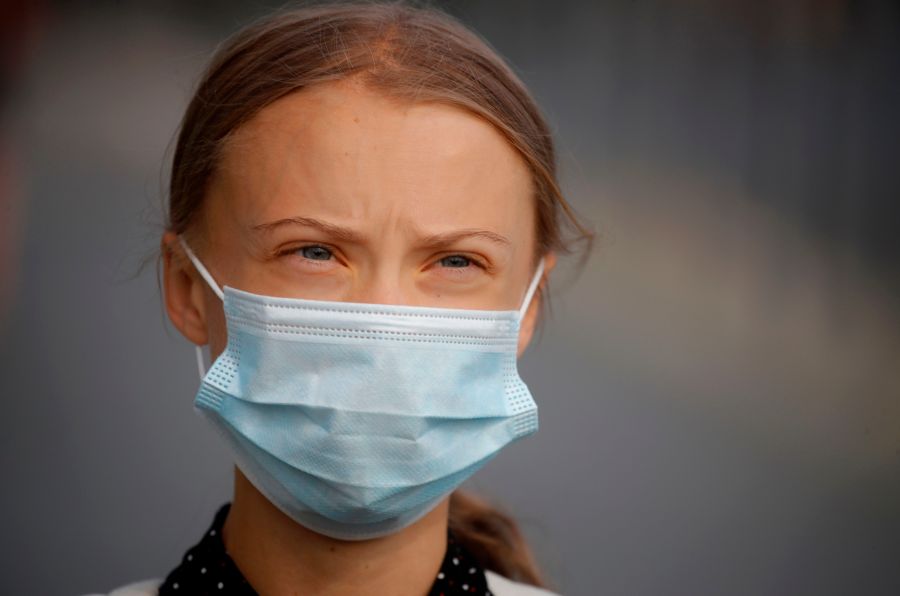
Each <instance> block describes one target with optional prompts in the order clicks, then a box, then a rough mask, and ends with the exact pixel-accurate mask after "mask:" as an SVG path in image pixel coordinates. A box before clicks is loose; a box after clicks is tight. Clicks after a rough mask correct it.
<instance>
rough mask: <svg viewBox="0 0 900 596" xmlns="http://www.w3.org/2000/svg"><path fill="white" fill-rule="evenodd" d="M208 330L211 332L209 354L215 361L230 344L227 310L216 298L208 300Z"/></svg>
mask: <svg viewBox="0 0 900 596" xmlns="http://www.w3.org/2000/svg"><path fill="white" fill-rule="evenodd" d="M206 312H207V313H208V314H207V317H206V329H207V331H208V332H209V352H210V355H211V356H212V359H213V360H215V359H216V358H217V357H218V356H219V354H221V353H222V351H223V350H224V349H225V344H227V343H228V332H227V330H226V328H225V310H224V309H223V308H222V301H221V300H219V299H218V297H216V296H212V300H210V299H209V297H207V300H206Z"/></svg>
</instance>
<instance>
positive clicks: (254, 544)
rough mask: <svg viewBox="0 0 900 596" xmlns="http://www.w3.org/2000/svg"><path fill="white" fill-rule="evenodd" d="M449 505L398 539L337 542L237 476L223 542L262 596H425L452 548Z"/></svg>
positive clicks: (403, 533) (399, 533) (434, 510)
mask: <svg viewBox="0 0 900 596" xmlns="http://www.w3.org/2000/svg"><path fill="white" fill-rule="evenodd" d="M448 502H449V501H448V500H444V501H443V502H442V503H441V504H440V505H438V506H437V507H436V508H435V509H433V510H432V511H430V512H429V513H428V514H426V515H425V517H423V518H422V519H420V520H419V521H417V522H416V523H414V524H412V525H410V526H408V527H406V528H404V529H403V530H400V531H399V532H397V533H395V534H391V535H389V536H385V537H382V538H375V539H371V540H361V541H345V540H337V539H334V538H330V537H328V536H324V535H322V534H317V533H315V532H313V531H312V530H308V529H307V528H305V527H303V526H301V525H300V524H298V523H296V522H295V521H294V520H292V519H291V518H289V517H288V516H286V515H285V514H284V513H282V512H281V511H280V510H279V509H278V508H276V507H275V506H274V505H272V503H270V502H269V500H268V499H266V498H265V497H264V496H263V495H262V494H261V493H260V492H259V491H258V490H256V487H254V486H253V485H252V484H251V483H250V482H249V481H248V480H247V478H246V477H245V476H244V475H243V474H242V473H241V472H240V470H238V469H237V468H235V480H234V500H233V502H232V504H231V509H230V510H229V512H228V518H227V519H226V520H225V526H224V528H223V529H222V539H223V540H224V542H225V548H226V550H227V551H228V554H229V556H231V558H232V559H233V560H234V562H235V564H236V565H237V567H238V569H240V571H241V573H242V574H243V575H244V577H245V578H246V579H247V581H248V582H250V585H251V586H253V588H254V590H256V592H257V593H258V594H260V595H262V596H281V595H288V594H322V595H328V596H341V595H344V594H392V595H397V596H423V595H424V594H427V593H428V592H429V590H430V588H431V586H432V584H433V582H434V580H435V577H436V576H437V573H438V570H439V569H440V566H441V562H442V561H443V558H444V553H445V551H446V548H447V523H448Z"/></svg>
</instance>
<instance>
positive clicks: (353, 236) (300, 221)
mask: <svg viewBox="0 0 900 596" xmlns="http://www.w3.org/2000/svg"><path fill="white" fill-rule="evenodd" d="M287 225H298V226H306V227H308V228H315V229H317V230H320V231H322V232H324V233H326V234H328V235H329V236H331V237H333V238H337V239H338V240H344V241H345V242H356V243H360V242H362V240H363V237H362V236H361V235H359V234H358V233H356V232H354V231H353V230H351V229H349V228H343V227H341V226H336V225H334V224H331V223H328V222H327V221H322V220H321V219H315V218H314V217H288V218H285V219H279V220H276V221H272V222H268V223H262V224H257V225H255V226H253V227H252V228H251V229H252V230H255V231H260V232H272V231H273V230H275V229H276V228H280V227H282V226H287Z"/></svg>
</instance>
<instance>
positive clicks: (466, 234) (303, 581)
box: [162, 79, 555, 596]
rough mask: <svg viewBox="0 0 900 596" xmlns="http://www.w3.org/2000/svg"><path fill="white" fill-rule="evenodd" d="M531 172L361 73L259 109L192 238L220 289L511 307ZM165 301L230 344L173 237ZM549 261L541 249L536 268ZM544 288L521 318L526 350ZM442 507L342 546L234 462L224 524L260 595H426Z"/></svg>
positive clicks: (205, 336) (215, 343)
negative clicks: (285, 509) (367, 82)
mask: <svg viewBox="0 0 900 596" xmlns="http://www.w3.org/2000/svg"><path fill="white" fill-rule="evenodd" d="M533 201H534V198H533V187H532V180H531V175H530V172H529V171H528V168H527V166H526V164H525V162H524V161H523V159H522V158H521V156H519V154H518V153H517V152H516V151H515V150H514V149H513V148H512V146H511V145H510V144H509V143H508V142H507V141H506V140H505V139H504V138H503V136H502V135H501V134H500V133H499V132H498V131H497V130H496V129H494V128H493V127H492V126H491V125H490V124H488V123H487V122H485V121H483V120H481V119H480V118H478V117H476V116H475V115H473V114H471V113H469V112H466V111H464V110H461V109H458V108H455V107H452V106H448V105H444V104H437V103H402V102H399V101H397V100H394V99H389V98H386V97H385V96H383V95H379V94H377V93H375V92H373V91H371V90H369V89H367V88H366V87H364V86H363V85H362V84H360V83H359V82H357V81H356V80H354V79H345V80H342V81H338V82H329V83H323V84H319V85H315V86H312V87H310V88H307V89H305V90H303V91H300V92H296V93H293V94H291V95H288V96H286V97H284V98H282V99H280V100H278V101H277V102H275V103H273V104H271V105H269V106H267V107H266V108H264V109H263V110H262V111H261V112H259V113H258V114H257V115H256V116H255V117H254V118H253V119H251V120H250V121H249V122H247V123H245V124H244V125H242V126H241V127H240V128H239V129H238V130H237V131H236V132H235V133H234V134H233V135H232V137H231V138H230V139H229V142H228V143H227V145H226V148H225V150H224V152H223V155H222V160H221V162H220V167H219V169H218V172H217V174H216V176H215V177H214V179H213V180H212V181H211V184H210V188H209V190H208V195H207V197H206V199H205V201H204V205H203V208H202V211H201V213H200V214H199V217H198V218H196V220H195V221H196V224H195V226H194V229H191V230H189V232H188V236H187V240H188V242H189V243H190V244H191V246H192V248H193V249H194V251H195V252H196V253H197V255H198V256H199V258H200V259H201V260H202V261H203V263H204V264H205V265H206V267H207V269H209V271H210V273H211V274H212V276H213V277H214V278H215V279H216V281H217V282H218V284H219V285H220V286H226V285H227V286H232V287H235V288H240V289H242V290H246V291H250V292H255V293H258V294H267V295H272V296H283V297H293V298H309V299H320V300H340V301H346V302H366V303H380V304H404V305H418V306H437V307H447V308H468V309H488V310H511V309H518V308H519V306H520V303H521V301H522V299H523V297H524V293H525V290H526V288H527V286H528V283H529V282H530V280H531V278H532V276H533V275H534V265H535V264H534V259H533V256H534V252H535V247H536V237H535V210H534V204H533ZM162 248H163V255H164V258H163V265H164V282H165V299H166V308H167V310H168V314H169V317H170V319H171V320H172V322H173V324H174V325H175V326H176V327H177V328H178V330H179V331H180V332H181V333H182V334H183V335H184V336H185V337H186V338H187V339H188V340H190V341H192V342H194V343H195V344H198V345H204V344H207V343H208V344H209V345H210V351H211V354H212V355H213V357H215V356H217V355H218V354H219V353H220V352H221V351H222V350H223V349H224V347H225V344H226V328H225V318H224V312H223V309H222V303H221V301H220V300H219V298H218V297H216V295H215V294H214V293H213V292H212V290H211V289H210V288H209V287H208V286H207V284H206V283H205V282H204V281H203V280H202V279H201V278H200V276H199V274H198V273H197V272H196V270H195V269H194V267H193V266H192V265H191V264H190V262H189V261H188V259H187V257H186V256H185V255H184V253H183V251H182V249H181V247H180V246H179V244H178V242H177V237H176V236H175V235H174V233H172V232H167V233H165V234H164V236H163V238H162ZM554 264H555V256H554V255H553V254H552V253H549V254H547V255H545V269H546V271H547V272H549V270H550V269H552V267H553V265H554ZM539 303H540V295H539V294H537V295H536V296H535V299H534V300H533V301H532V303H531V306H530V308H529V310H528V312H527V314H526V316H525V317H524V319H523V321H522V327H521V331H520V337H519V345H518V352H519V354H520V355H521V353H522V352H523V351H524V350H525V348H526V347H527V345H528V343H529V341H530V340H531V336H532V334H533V331H534V326H535V321H536V318H537V313H538V311H539ZM447 523H448V502H447V500H445V501H444V502H442V503H441V504H440V505H439V506H438V507H436V508H435V509H434V510H432V511H431V512H429V513H428V514H427V515H426V516H425V517H423V518H422V519H421V520H419V521H418V522H416V523H415V524H412V525H411V526H409V527H407V528H405V529H403V530H401V531H399V532H397V533H395V534H392V535H390V536H386V537H383V538H378V539H374V540H365V541H359V542H356V541H341V540H335V539H332V538H329V537H327V536H323V535H320V534H316V533H314V532H312V531H310V530H308V529H306V528H304V527H303V526H301V525H299V524H296V523H295V522H293V521H292V520H291V519H290V518H288V517H287V516H285V515H284V514H283V513H281V512H280V511H279V510H278V509H277V508H275V507H274V506H273V505H272V504H271V503H270V502H269V501H268V500H267V499H266V498H265V497H263V496H262V495H261V494H260V493H259V492H258V491H257V490H256V489H255V487H253V485H252V484H250V482H248V481H247V479H246V478H245V477H244V476H243V474H242V473H241V472H240V471H239V470H237V469H235V494H234V500H233V503H232V508H231V511H230V513H229V516H228V519H227V521H226V524H225V527H224V530H223V539H224V541H225V545H226V548H227V549H228V552H229V554H230V555H231V557H232V558H233V559H234V561H235V563H236V564H237V566H238V568H239V569H240V570H241V572H242V573H243V574H244V575H245V577H246V578H247V580H248V581H249V582H250V583H251V584H252V585H253V586H254V588H255V589H256V590H257V591H258V592H259V593H260V594H262V595H269V594H271V595H283V594H285V595H286V594H310V593H314V594H325V595H343V594H360V593H370V594H390V595H398V596H406V595H408V596H421V595H423V594H427V592H428V590H429V588H430V587H431V585H432V582H433V581H434V577H435V575H436V574H437V571H438V569H439V568H440V564H441V561H442V559H443V556H444V552H445V548H446V529H447Z"/></svg>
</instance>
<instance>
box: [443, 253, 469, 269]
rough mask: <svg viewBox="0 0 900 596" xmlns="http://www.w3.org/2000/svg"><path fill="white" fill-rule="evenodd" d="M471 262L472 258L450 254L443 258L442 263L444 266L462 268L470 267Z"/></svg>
mask: <svg viewBox="0 0 900 596" xmlns="http://www.w3.org/2000/svg"><path fill="white" fill-rule="evenodd" d="M471 264H472V260H471V259H468V258H466V257H464V256H462V255H450V256H449V257H444V258H443V259H441V265H442V266H443V267H453V268H462V267H468V266H469V265H471Z"/></svg>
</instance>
